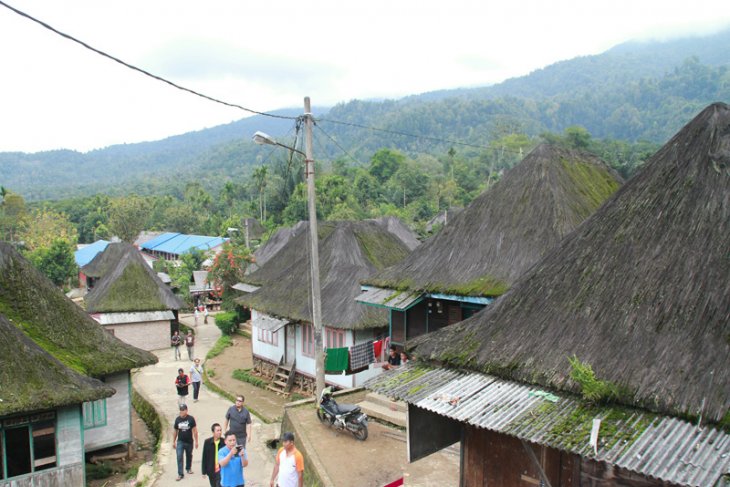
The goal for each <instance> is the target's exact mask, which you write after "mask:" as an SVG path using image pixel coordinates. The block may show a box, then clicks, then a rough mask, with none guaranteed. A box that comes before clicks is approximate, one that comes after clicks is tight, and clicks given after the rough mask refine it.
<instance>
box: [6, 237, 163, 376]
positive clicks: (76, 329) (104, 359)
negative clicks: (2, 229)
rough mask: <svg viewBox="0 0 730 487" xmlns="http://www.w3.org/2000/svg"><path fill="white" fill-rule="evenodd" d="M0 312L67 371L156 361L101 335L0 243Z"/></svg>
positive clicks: (102, 371)
mask: <svg viewBox="0 0 730 487" xmlns="http://www.w3.org/2000/svg"><path fill="white" fill-rule="evenodd" d="M0 312H2V314H3V315H5V316H6V317H7V318H8V319H9V320H12V322H13V323H14V324H15V325H16V326H17V327H18V328H19V329H21V330H22V331H23V332H24V333H25V334H26V335H27V336H28V337H29V338H30V339H31V340H33V341H35V342H36V343H38V344H39V345H40V346H41V347H42V348H43V349H44V350H45V351H46V352H48V353H50V354H51V355H53V356H54V357H56V358H57V359H59V360H60V361H61V362H63V363H64V364H66V365H68V366H69V367H71V368H72V369H74V370H76V371H78V372H81V373H84V374H86V375H89V376H91V377H102V376H105V375H108V374H112V373H115V372H120V371H124V370H129V369H133V368H136V367H142V366H145V365H149V364H153V363H156V362H157V358H156V357H155V356H154V355H152V354H151V353H149V352H145V351H143V350H139V349H137V348H135V347H132V346H129V345H127V344H125V343H123V342H121V341H119V339H117V338H115V337H113V336H111V335H110V334H109V333H106V332H105V331H104V329H103V328H102V327H100V326H99V324H98V323H97V322H96V321H94V320H93V319H92V318H91V317H89V315H88V314H87V313H86V312H84V310H82V309H81V308H79V307H78V306H77V305H75V304H74V303H73V302H72V301H71V300H69V299H68V298H67V297H66V296H65V295H64V294H63V291H61V290H60V289H58V288H57V287H56V286H54V285H53V284H52V283H51V282H50V281H48V279H46V278H45V277H44V276H43V275H41V274H40V272H38V271H37V270H36V269H35V268H34V267H33V266H32V265H31V264H30V262H28V261H27V260H26V259H25V258H24V257H22V256H21V255H20V254H19V253H18V252H17V251H16V250H15V249H13V248H12V247H11V246H10V245H8V244H5V243H3V242H0Z"/></svg>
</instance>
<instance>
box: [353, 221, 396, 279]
mask: <svg viewBox="0 0 730 487" xmlns="http://www.w3.org/2000/svg"><path fill="white" fill-rule="evenodd" d="M355 238H357V241H358V243H359V244H360V248H361V249H362V251H363V253H364V254H365V257H367V259H368V260H369V261H370V262H371V263H372V264H373V265H374V266H375V268H376V269H378V270H381V269H385V268H386V267H389V266H391V265H393V264H395V263H397V262H400V261H401V260H403V259H404V258H405V257H406V256H407V255H408V248H406V246H405V245H404V244H403V243H401V242H400V241H399V240H398V239H397V238H396V237H395V236H394V235H392V234H390V233H387V232H376V231H367V229H360V228H358V229H356V231H355Z"/></svg>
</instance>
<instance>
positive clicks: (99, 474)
mask: <svg viewBox="0 0 730 487" xmlns="http://www.w3.org/2000/svg"><path fill="white" fill-rule="evenodd" d="M114 473H115V472H114V469H113V468H112V466H111V465H110V464H109V462H99V463H87V464H86V478H87V479H88V480H99V479H105V478H107V477H111V476H112V475H114Z"/></svg>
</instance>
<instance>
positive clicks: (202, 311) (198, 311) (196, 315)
mask: <svg viewBox="0 0 730 487" xmlns="http://www.w3.org/2000/svg"><path fill="white" fill-rule="evenodd" d="M201 314H202V315H203V324H204V325H207V324H208V307H207V306H206V305H204V304H199V305H197V306H196V307H195V312H194V313H193V316H194V318H195V326H198V320H199V319H200V315H201Z"/></svg>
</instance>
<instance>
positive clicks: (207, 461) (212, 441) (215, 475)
mask: <svg viewBox="0 0 730 487" xmlns="http://www.w3.org/2000/svg"><path fill="white" fill-rule="evenodd" d="M210 430H211V431H212V432H213V436H211V437H210V438H208V439H206V440H205V441H204V442H203V459H202V462H201V470H202V472H203V477H205V476H207V477H208V481H209V482H210V487H221V467H220V464H219V463H218V451H219V450H220V449H221V448H223V446H225V443H224V440H223V438H221V435H222V431H223V430H222V429H221V425H219V424H218V423H213V426H211V427H210Z"/></svg>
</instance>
